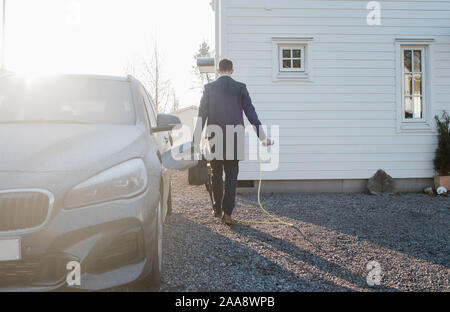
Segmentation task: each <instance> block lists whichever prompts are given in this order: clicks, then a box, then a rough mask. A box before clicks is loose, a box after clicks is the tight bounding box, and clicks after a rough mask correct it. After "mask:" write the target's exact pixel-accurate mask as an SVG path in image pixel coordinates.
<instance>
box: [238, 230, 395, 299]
mask: <svg viewBox="0 0 450 312" xmlns="http://www.w3.org/2000/svg"><path fill="white" fill-rule="evenodd" d="M231 229H232V230H233V231H235V232H238V233H239V234H241V235H242V234H243V235H246V236H248V237H249V238H251V239H254V240H259V241H262V242H265V243H269V244H270V245H271V246H272V247H273V249H274V250H278V251H280V252H284V253H288V254H290V255H291V256H292V257H294V258H297V259H299V260H301V261H302V262H306V263H308V264H310V265H311V266H314V267H316V268H317V269H319V270H320V271H323V272H325V273H328V274H330V275H332V276H335V277H338V278H340V279H342V280H346V281H347V282H349V283H350V284H353V285H356V286H358V287H361V288H363V289H366V290H369V291H398V290H397V289H394V288H391V287H386V286H382V287H376V288H374V287H369V286H368V285H367V280H366V279H365V278H362V277H361V276H360V275H358V274H355V273H354V272H351V271H349V270H347V269H345V268H343V267H341V266H339V265H337V264H335V263H332V262H329V261H327V260H325V259H323V258H322V257H320V256H317V255H315V254H312V253H310V252H308V251H306V250H304V249H302V248H300V247H298V246H296V245H295V244H293V243H291V242H288V241H285V240H283V239H280V238H277V237H274V236H272V235H270V234H268V233H265V232H262V231H260V230H258V229H255V228H252V227H247V226H244V225H239V226H236V227H232V228H231ZM287 231H294V232H295V233H297V234H298V235H299V239H306V240H307V241H308V243H310V244H312V245H314V246H315V248H316V249H318V250H321V249H320V247H318V246H317V245H316V244H314V243H313V242H311V241H310V240H309V239H308V238H307V237H306V236H305V235H304V234H303V232H302V231H301V230H300V229H299V228H297V227H291V228H287ZM321 251H322V250H321Z"/></svg>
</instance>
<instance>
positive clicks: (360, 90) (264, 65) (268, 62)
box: [219, 0, 450, 180]
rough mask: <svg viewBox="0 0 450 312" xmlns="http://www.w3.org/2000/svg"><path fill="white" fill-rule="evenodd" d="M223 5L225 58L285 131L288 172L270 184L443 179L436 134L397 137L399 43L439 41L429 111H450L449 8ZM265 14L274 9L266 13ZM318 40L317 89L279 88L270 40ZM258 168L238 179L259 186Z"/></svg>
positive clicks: (424, 4) (225, 1) (272, 1)
mask: <svg viewBox="0 0 450 312" xmlns="http://www.w3.org/2000/svg"><path fill="white" fill-rule="evenodd" d="M368 2H369V1H362V0H353V1H350V0H349V1H333V0H328V1H326V0H310V1H304V0H220V14H221V23H220V43H221V49H220V51H219V53H220V56H221V57H229V58H231V59H232V60H233V61H234V63H235V78H236V79H237V80H240V81H243V82H245V83H246V84H247V86H248V88H249V91H250V94H251V96H252V99H253V101H254V104H255V106H256V108H257V111H258V113H259V116H260V119H261V120H262V122H263V123H265V124H268V125H270V124H278V125H280V134H281V137H280V153H281V154H280V167H279V170H278V171H274V172H265V173H264V178H265V179H270V180H286V179H288V180H292V179H294V180H297V179H363V178H369V177H370V176H371V175H373V173H374V172H375V171H376V170H377V169H379V168H383V169H385V170H387V171H388V173H390V174H391V175H392V176H393V177H394V178H429V177H432V176H433V175H434V174H435V173H434V170H433V163H432V160H433V157H434V150H435V148H436V142H437V139H436V134H435V133H433V132H420V131H418V132H413V133H398V132H397V117H396V110H397V107H396V105H397V102H396V91H397V88H399V87H400V86H397V85H396V75H397V73H396V53H395V39H397V38H420V39H434V42H433V43H432V45H433V49H434V57H433V59H432V60H431V65H432V68H431V70H432V71H431V72H432V75H433V77H432V78H433V80H432V81H433V86H432V92H433V94H432V100H433V102H432V103H427V105H431V112H432V115H433V116H434V115H435V114H436V113H438V112H440V111H441V110H444V109H445V110H450V0H448V1H437V0H436V1H433V0H427V1H420V0H415V1H414V0H407V1H406V0H405V1H403V0H397V1H380V3H381V22H382V26H368V25H367V23H366V17H367V14H368V13H369V11H368V10H367V9H366V6H367V3H368ZM266 8H270V10H267V9H266ZM285 36H290V37H313V38H314V40H313V51H312V64H311V66H312V68H313V71H314V76H313V81H312V82H296V81H282V82H273V81H272V66H273V65H272V37H285ZM258 176H259V172H258V163H257V162H255V161H246V162H243V163H242V164H241V171H240V175H239V179H241V180H247V179H257V178H258Z"/></svg>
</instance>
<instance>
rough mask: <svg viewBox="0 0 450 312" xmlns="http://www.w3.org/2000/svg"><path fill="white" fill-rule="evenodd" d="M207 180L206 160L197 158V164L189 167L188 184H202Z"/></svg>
mask: <svg viewBox="0 0 450 312" xmlns="http://www.w3.org/2000/svg"><path fill="white" fill-rule="evenodd" d="M208 182H209V173H208V167H207V162H206V161H205V160H199V161H198V164H197V166H195V167H192V168H189V185H204V184H207V183H208Z"/></svg>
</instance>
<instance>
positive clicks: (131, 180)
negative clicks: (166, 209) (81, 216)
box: [65, 159, 148, 209]
mask: <svg viewBox="0 0 450 312" xmlns="http://www.w3.org/2000/svg"><path fill="white" fill-rule="evenodd" d="M147 183H148V178H147V170H146V168H145V164H144V162H143V161H142V159H132V160H129V161H126V162H124V163H121V164H119V165H117V166H114V167H112V168H110V169H107V170H105V171H103V172H102V173H100V174H97V175H96V176H94V177H92V178H90V179H88V180H86V181H85V182H83V183H81V184H78V185H77V186H75V187H74V188H73V189H72V190H71V191H70V192H69V193H68V194H67V196H66V200H65V206H66V209H74V208H79V207H82V206H86V205H92V204H98V203H103V202H108V201H113V200H118V199H125V198H130V197H133V196H136V195H138V194H140V193H142V192H143V191H145V189H146V188H147Z"/></svg>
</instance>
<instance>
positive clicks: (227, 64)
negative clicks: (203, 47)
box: [219, 59, 233, 73]
mask: <svg viewBox="0 0 450 312" xmlns="http://www.w3.org/2000/svg"><path fill="white" fill-rule="evenodd" d="M219 70H220V72H221V73H229V72H231V71H232V70H233V62H232V61H231V60H229V59H223V60H221V61H220V62H219Z"/></svg>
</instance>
